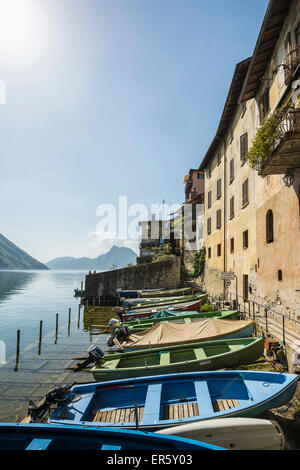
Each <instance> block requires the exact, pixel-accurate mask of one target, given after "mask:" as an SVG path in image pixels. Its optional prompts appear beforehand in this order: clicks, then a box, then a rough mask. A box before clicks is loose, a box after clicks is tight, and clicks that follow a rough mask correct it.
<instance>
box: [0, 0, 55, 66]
mask: <svg viewBox="0 0 300 470" xmlns="http://www.w3.org/2000/svg"><path fill="white" fill-rule="evenodd" d="M46 33H47V21H46V15H45V11H44V9H43V6H42V3H41V2H38V1H37V0H0V62H1V63H3V62H4V63H6V64H9V65H15V66H19V65H24V64H27V63H30V62H32V61H35V60H36V59H38V58H39V57H40V55H41V54H42V50H43V48H44V47H45V42H46V39H47V34H46Z"/></svg>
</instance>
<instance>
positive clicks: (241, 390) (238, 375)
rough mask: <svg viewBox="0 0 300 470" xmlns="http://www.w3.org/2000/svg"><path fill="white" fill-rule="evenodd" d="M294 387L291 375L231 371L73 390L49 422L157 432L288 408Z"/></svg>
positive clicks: (127, 381) (293, 375)
mask: <svg viewBox="0 0 300 470" xmlns="http://www.w3.org/2000/svg"><path fill="white" fill-rule="evenodd" d="M297 382H298V375H296V374H286V373H278V372H261V371H259V372H254V371H234V370H231V371H218V372H214V371H210V372H196V373H195V372H194V373H187V374H170V375H160V376H150V377H146V378H132V379H125V380H115V381H110V382H103V383H99V382H98V383H94V384H90V383H89V384H85V385H76V386H74V387H72V388H71V391H70V393H69V394H68V397H67V399H66V401H65V402H64V403H62V404H61V405H60V406H59V407H58V408H57V409H56V410H55V411H54V412H53V414H52V416H51V417H50V422H52V423H57V424H58V423H61V424H77V425H87V426H95V425H98V426H106V427H114V428H124V429H134V428H135V426H136V421H135V420H138V421H139V429H141V430H144V431H158V430H160V429H166V428H169V427H172V426H180V425H181V424H188V423H193V422H197V421H203V420H209V419H219V418H225V417H226V418H227V417H230V418H232V417H257V416H259V415H260V414H261V413H263V412H264V411H266V410H269V409H272V408H277V407H279V406H282V405H284V404H286V403H288V402H289V401H290V400H291V399H292V397H293V395H294V393H295V391H296V388H297ZM73 402H74V403H73ZM225 403H226V406H225ZM135 410H138V411H137V415H136V416H135Z"/></svg>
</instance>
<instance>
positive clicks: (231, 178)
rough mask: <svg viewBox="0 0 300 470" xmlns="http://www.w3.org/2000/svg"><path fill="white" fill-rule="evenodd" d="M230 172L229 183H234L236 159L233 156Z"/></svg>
mask: <svg viewBox="0 0 300 470" xmlns="http://www.w3.org/2000/svg"><path fill="white" fill-rule="evenodd" d="M229 173H230V177H229V178H230V181H229V184H231V183H232V181H233V180H234V159H233V158H232V160H230V164H229Z"/></svg>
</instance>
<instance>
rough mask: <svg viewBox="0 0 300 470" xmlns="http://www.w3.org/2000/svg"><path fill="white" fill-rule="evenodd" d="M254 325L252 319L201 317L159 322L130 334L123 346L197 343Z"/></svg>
mask: <svg viewBox="0 0 300 470" xmlns="http://www.w3.org/2000/svg"><path fill="white" fill-rule="evenodd" d="M252 325H254V322H253V321H250V320H222V319H220V318H207V319H205V320H202V319H199V320H198V321H193V322H191V323H185V324H182V323H175V322H173V321H172V322H168V321H164V322H159V323H156V324H155V325H154V326H153V327H152V328H149V329H148V330H144V331H141V332H139V333H134V334H131V335H129V336H128V339H127V341H125V342H124V343H122V347H123V348H130V349H131V348H132V349H134V348H137V349H143V348H149V347H157V346H172V345H176V344H180V343H197V342H199V341H209V340H211V339H218V338H220V337H223V336H225V335H229V334H231V333H237V332H238V331H240V330H243V329H245V328H249V327H250V326H252Z"/></svg>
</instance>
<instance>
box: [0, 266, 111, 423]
mask: <svg viewBox="0 0 300 470" xmlns="http://www.w3.org/2000/svg"><path fill="white" fill-rule="evenodd" d="M86 274H87V273H86V272H83V271H54V270H53V271H52V270H51V271H50V270H49V271H0V363H3V362H4V361H3V354H4V349H5V363H4V364H0V421H19V420H20V419H22V418H23V417H24V415H25V414H26V411H27V405H28V400H29V399H30V398H33V399H39V398H40V397H41V396H42V395H43V394H44V393H46V392H47V391H49V389H50V388H51V386H52V385H55V384H56V386H57V384H59V383H61V381H62V380H64V381H65V382H64V383H73V382H74V381H75V380H78V378H79V377H80V376H81V375H82V373H79V374H74V373H73V372H70V371H69V370H68V369H67V367H66V366H73V365H74V359H77V357H79V358H80V357H86V351H87V349H88V348H89V347H90V346H91V345H93V344H94V343H97V344H99V343H101V342H102V343H104V339H105V338H104V337H103V335H101V337H100V336H93V330H92V328H90V327H88V328H87V327H86V325H90V322H89V321H88V319H87V318H84V312H83V306H82V308H81V311H80V315H79V302H80V299H79V298H75V297H74V289H75V288H79V289H80V286H81V281H84V280H85V275H86ZM69 308H71V322H70V323H69ZM57 313H58V314H59V316H58V334H57V336H56V314H57ZM40 320H42V321H43V329H42V342H41V343H39V332H40ZM84 325H85V326H84ZM17 330H20V354H19V357H17V356H16V344H17ZM103 338H104V339H103ZM77 362H78V361H77ZM72 374H73V375H72ZM84 379H85V380H84V381H92V376H90V375H88V376H87V374H85V377H84ZM79 381H83V379H82V376H81V377H80V380H79Z"/></svg>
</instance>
